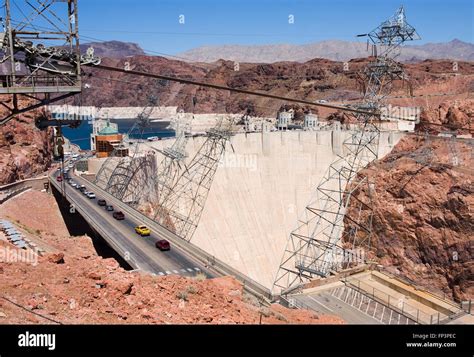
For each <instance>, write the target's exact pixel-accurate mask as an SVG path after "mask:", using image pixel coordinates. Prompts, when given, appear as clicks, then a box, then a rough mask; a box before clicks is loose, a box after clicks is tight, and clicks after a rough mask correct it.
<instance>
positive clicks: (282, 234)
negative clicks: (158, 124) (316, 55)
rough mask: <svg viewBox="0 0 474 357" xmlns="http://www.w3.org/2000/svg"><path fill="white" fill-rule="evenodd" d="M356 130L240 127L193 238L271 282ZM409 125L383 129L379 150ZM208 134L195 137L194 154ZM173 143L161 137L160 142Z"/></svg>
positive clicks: (190, 147) (266, 283)
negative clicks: (299, 220)
mask: <svg viewBox="0 0 474 357" xmlns="http://www.w3.org/2000/svg"><path fill="white" fill-rule="evenodd" d="M350 135H351V132H350V131H329V130H328V131H288V132H263V133H251V134H247V135H245V134H238V135H236V136H234V137H232V139H231V142H232V145H233V147H234V149H235V153H234V152H233V151H232V149H231V148H230V145H229V147H228V148H227V151H226V153H225V154H224V156H223V157H222V159H221V163H220V164H219V168H218V170H217V173H216V176H215V178H214V181H213V183H212V186H211V190H210V192H209V196H208V199H207V202H206V204H205V208H204V211H203V214H202V217H201V220H200V222H199V225H198V228H197V230H196V232H195V233H194V236H193V238H192V240H191V242H192V243H193V244H195V245H197V246H199V247H200V248H202V249H204V250H205V251H207V252H208V253H210V254H212V255H214V256H215V257H216V258H219V259H221V260H223V261H225V262H226V263H228V264H230V265H231V266H233V267H234V268H236V269H238V270H239V271H241V272H242V273H244V274H246V275H248V276H249V277H250V278H252V279H254V280H256V281H258V282H259V283H261V284H263V285H264V286H266V287H268V288H271V286H272V284H273V281H274V279H275V275H276V273H277V270H278V267H279V264H280V262H281V258H282V255H283V252H284V249H285V246H286V244H287V240H288V236H289V234H290V232H291V231H292V230H293V229H294V228H295V226H296V222H297V218H298V217H299V216H301V213H302V212H303V211H304V209H305V207H306V205H307V204H308V202H309V200H310V198H311V196H312V193H313V192H314V189H315V188H316V186H317V185H318V183H319V182H320V180H321V179H322V177H323V175H324V174H325V172H326V170H327V168H328V166H329V165H330V163H331V162H332V161H334V160H335V159H336V158H337V155H338V154H339V155H344V153H343V142H344V140H345V139H346V138H348V137H349V136H350ZM402 136H403V133H396V132H382V133H381V136H380V144H379V157H382V156H384V155H385V154H387V153H388V152H389V151H390V150H391V149H392V148H393V146H394V145H395V144H396V143H397V142H398V141H399V140H400V138H401V137H402ZM203 140H204V139H203V138H201V137H196V138H191V139H189V141H188V145H187V152H188V153H189V156H190V158H192V156H193V155H194V153H195V152H196V150H198V149H199V147H200V145H201V144H202V142H203ZM163 144H164V145H166V146H168V145H169V144H167V143H166V142H155V143H153V145H154V146H158V147H159V146H162V145H163Z"/></svg>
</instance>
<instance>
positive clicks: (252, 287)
mask: <svg viewBox="0 0 474 357" xmlns="http://www.w3.org/2000/svg"><path fill="white" fill-rule="evenodd" d="M76 177H78V178H80V179H81V180H83V181H85V182H86V183H87V184H89V185H91V186H93V187H94V190H95V192H96V194H97V193H99V194H100V195H101V196H102V197H103V198H105V199H106V200H107V201H110V202H111V203H112V204H113V205H114V206H117V207H120V209H121V210H122V211H124V212H126V213H127V214H129V215H130V216H132V217H134V218H135V219H137V220H139V221H141V222H143V223H144V224H146V225H148V226H149V227H150V228H151V229H153V230H155V231H156V232H158V233H160V234H162V235H163V236H165V237H166V239H167V240H169V241H170V242H171V243H172V244H173V245H175V246H176V247H178V249H181V250H182V251H184V252H186V253H187V254H189V255H191V256H192V257H193V258H194V259H196V260H198V261H199V262H201V263H203V264H204V265H206V266H211V267H212V269H214V270H215V271H217V272H218V273H220V274H222V275H229V276H234V277H235V278H236V279H237V280H239V281H240V282H241V283H242V284H243V287H244V290H246V291H247V292H249V293H251V294H253V295H257V296H262V297H264V298H265V299H267V303H268V302H270V301H273V300H274V297H273V295H272V293H271V291H270V289H268V288H266V287H264V286H263V285H261V284H260V283H258V282H256V281H255V280H253V279H251V278H249V277H247V276H246V275H244V274H243V273H241V272H239V271H238V270H237V269H235V268H233V267H231V266H230V265H228V264H226V263H224V262H223V261H221V260H219V259H217V258H216V257H215V256H213V255H211V254H208V253H207V252H205V251H204V250H203V249H201V248H199V247H197V246H195V245H194V244H192V243H190V242H188V241H186V240H184V239H182V238H180V237H179V236H177V235H176V234H175V233H174V232H171V231H170V230H168V229H167V228H165V227H163V226H162V225H160V224H159V223H157V222H155V221H153V220H152V219H151V218H149V217H147V216H145V215H144V214H143V213H141V212H140V211H138V210H136V209H135V208H133V207H130V206H129V205H127V204H126V203H124V202H122V201H120V200H119V199H117V198H115V197H114V196H112V195H111V194H109V193H108V192H107V191H105V190H103V189H102V188H100V187H98V186H96V185H94V184H93V183H92V182H90V181H87V180H85V179H84V178H82V177H80V176H76ZM50 180H51V181H53V182H54V180H53V179H52V178H50ZM54 184H56V182H54Z"/></svg>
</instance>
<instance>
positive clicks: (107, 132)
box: [99, 121, 118, 135]
mask: <svg viewBox="0 0 474 357" xmlns="http://www.w3.org/2000/svg"><path fill="white" fill-rule="evenodd" d="M114 134H118V130H117V129H114V128H113V127H111V126H110V122H109V121H107V125H106V126H105V127H104V128H103V129H102V130H100V131H99V135H114Z"/></svg>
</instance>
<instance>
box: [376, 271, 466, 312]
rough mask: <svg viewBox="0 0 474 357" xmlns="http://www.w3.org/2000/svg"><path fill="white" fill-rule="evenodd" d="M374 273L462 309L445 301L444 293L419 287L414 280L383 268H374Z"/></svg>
mask: <svg viewBox="0 0 474 357" xmlns="http://www.w3.org/2000/svg"><path fill="white" fill-rule="evenodd" d="M375 270H376V271H378V272H379V273H382V274H384V275H387V276H389V277H390V278H392V279H395V280H397V281H399V282H401V283H403V284H407V285H411V286H413V287H414V288H415V289H416V290H418V291H422V292H423V293H425V294H429V295H431V296H433V297H434V298H436V299H439V300H441V301H443V302H444V303H446V304H449V305H451V306H453V307H455V308H458V309H462V306H461V304H460V303H456V302H455V301H452V300H450V299H447V295H446V293H444V292H441V291H435V290H433V289H432V288H429V287H426V286H420V285H418V284H417V282H416V281H414V280H411V279H408V278H406V277H403V276H398V275H395V274H393V273H391V272H389V271H387V270H385V269H383V268H379V267H376V268H375Z"/></svg>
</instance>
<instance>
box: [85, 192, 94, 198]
mask: <svg viewBox="0 0 474 357" xmlns="http://www.w3.org/2000/svg"><path fill="white" fill-rule="evenodd" d="M87 197H89V198H90V199H93V198H95V193H94V192H88V193H87Z"/></svg>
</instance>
